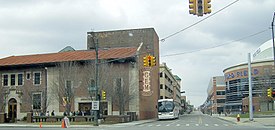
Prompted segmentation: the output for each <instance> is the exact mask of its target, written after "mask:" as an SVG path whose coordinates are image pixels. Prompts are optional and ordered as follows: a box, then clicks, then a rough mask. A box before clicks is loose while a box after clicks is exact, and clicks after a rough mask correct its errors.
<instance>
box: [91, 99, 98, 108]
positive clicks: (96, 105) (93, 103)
mask: <svg viewBox="0 0 275 130" xmlns="http://www.w3.org/2000/svg"><path fill="white" fill-rule="evenodd" d="M92 110H99V101H92Z"/></svg>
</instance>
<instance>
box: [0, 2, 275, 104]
mask: <svg viewBox="0 0 275 130" xmlns="http://www.w3.org/2000/svg"><path fill="white" fill-rule="evenodd" d="M188 1H189V0H43V1H42V0H41V1H39V0H0V45H1V51H0V58H4V57H7V56H11V55H27V54H39V53H51V52H58V51H59V50H61V49H62V48H64V47H65V46H68V45H70V46H72V47H73V48H75V49H86V32H88V31H91V30H94V31H107V30H118V29H136V28H147V27H153V28H155V30H156V32H157V34H158V36H159V38H160V39H162V38H165V37H167V36H169V35H170V34H173V33H175V32H177V31H180V30H182V29H184V28H186V27H188V26H190V25H192V24H194V23H196V22H198V21H200V20H202V19H204V18H205V17H207V16H209V14H208V15H205V16H203V17H197V16H194V15H190V14H189V3H188ZM234 1H236V0H212V2H211V4H212V8H211V9H212V14H213V13H215V12H217V11H218V10H220V9H222V8H223V7H225V6H227V5H229V4H230V3H232V2H234ZM274 11H275V1H274V0H239V1H238V2H236V3H235V4H233V5H231V6H230V7H228V8H226V9H224V10H222V11H221V12H219V13H217V14H215V15H213V16H211V17H209V18H208V19H206V20H204V21H203V22H201V23H199V24H197V25H195V26H193V27H191V28H189V29H186V30H185V31H182V32H180V33H179V34H177V35H174V36H172V37H170V38H167V39H166V40H165V42H160V55H161V57H160V60H161V61H160V62H161V63H162V62H166V64H167V65H168V67H169V68H171V69H172V73H173V74H176V75H178V76H179V77H180V78H181V79H182V83H181V85H182V90H185V91H186V93H185V95H186V96H187V98H188V100H190V101H191V103H192V104H194V105H195V106H199V105H201V104H202V103H203V102H204V101H205V99H206V97H207V92H206V90H207V87H208V84H209V81H210V78H211V77H213V76H220V75H221V76H222V75H223V70H224V69H225V68H227V67H230V66H233V65H236V64H239V63H243V62H246V61H247V54H248V53H249V52H251V53H252V52H254V51H255V50H256V49H257V47H259V46H260V45H261V44H263V43H264V42H266V41H268V40H270V39H271V29H270V27H271V22H272V17H273V13H274ZM258 32H262V33H260V34H258V35H255V36H250V35H253V34H255V33H258ZM249 36H250V37H249ZM239 39H243V40H241V41H238V40H239ZM236 40H237V42H232V41H236ZM222 44H226V45H224V46H220V47H216V48H214V47H215V46H219V45H222ZM205 48H212V49H206V50H205ZM196 50H201V51H196ZM190 52H191V53H190ZM171 54H180V55H172V56H171Z"/></svg>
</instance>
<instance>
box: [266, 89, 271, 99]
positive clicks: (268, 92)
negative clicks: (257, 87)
mask: <svg viewBox="0 0 275 130" xmlns="http://www.w3.org/2000/svg"><path fill="white" fill-rule="evenodd" d="M267 97H272V89H271V88H268V89H267Z"/></svg>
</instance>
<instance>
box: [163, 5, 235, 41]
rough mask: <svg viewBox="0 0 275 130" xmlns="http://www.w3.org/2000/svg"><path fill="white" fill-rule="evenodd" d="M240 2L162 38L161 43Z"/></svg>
mask: <svg viewBox="0 0 275 130" xmlns="http://www.w3.org/2000/svg"><path fill="white" fill-rule="evenodd" d="M238 1H239V0H235V1H234V2H232V3H230V4H228V5H227V6H225V7H223V8H221V9H219V10H218V11H217V12H214V13H213V14H211V15H209V16H207V17H205V18H203V19H201V20H199V21H198V22H195V23H193V24H191V25H189V26H187V27H185V28H183V29H181V30H179V31H177V32H175V33H172V34H170V35H168V36H166V37H164V38H162V39H161V40H160V41H161V42H165V40H166V39H168V38H170V37H173V36H175V35H177V34H179V33H181V32H183V31H185V30H187V29H189V28H191V27H193V26H195V25H197V24H199V23H201V22H202V21H204V20H206V19H208V18H210V17H212V16H214V15H215V14H217V13H219V12H221V11H223V10H224V9H226V8H228V7H230V6H231V5H233V4H235V3H236V2H238Z"/></svg>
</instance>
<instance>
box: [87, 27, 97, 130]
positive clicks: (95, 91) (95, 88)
mask: <svg viewBox="0 0 275 130" xmlns="http://www.w3.org/2000/svg"><path fill="white" fill-rule="evenodd" d="M88 36H90V37H91V38H92V42H93V44H94V49H95V56H96V58H95V86H94V88H90V91H91V93H93V92H94V96H95V102H92V104H91V110H93V103H97V102H99V94H98V88H99V87H98V83H99V77H98V65H99V64H98V38H97V37H96V36H95V34H94V32H89V33H88ZM91 97H92V95H91ZM97 104H99V103H97ZM98 108H99V106H98ZM93 111H94V115H95V116H94V121H95V124H94V125H95V126H98V113H99V110H97V109H96V110H93Z"/></svg>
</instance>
